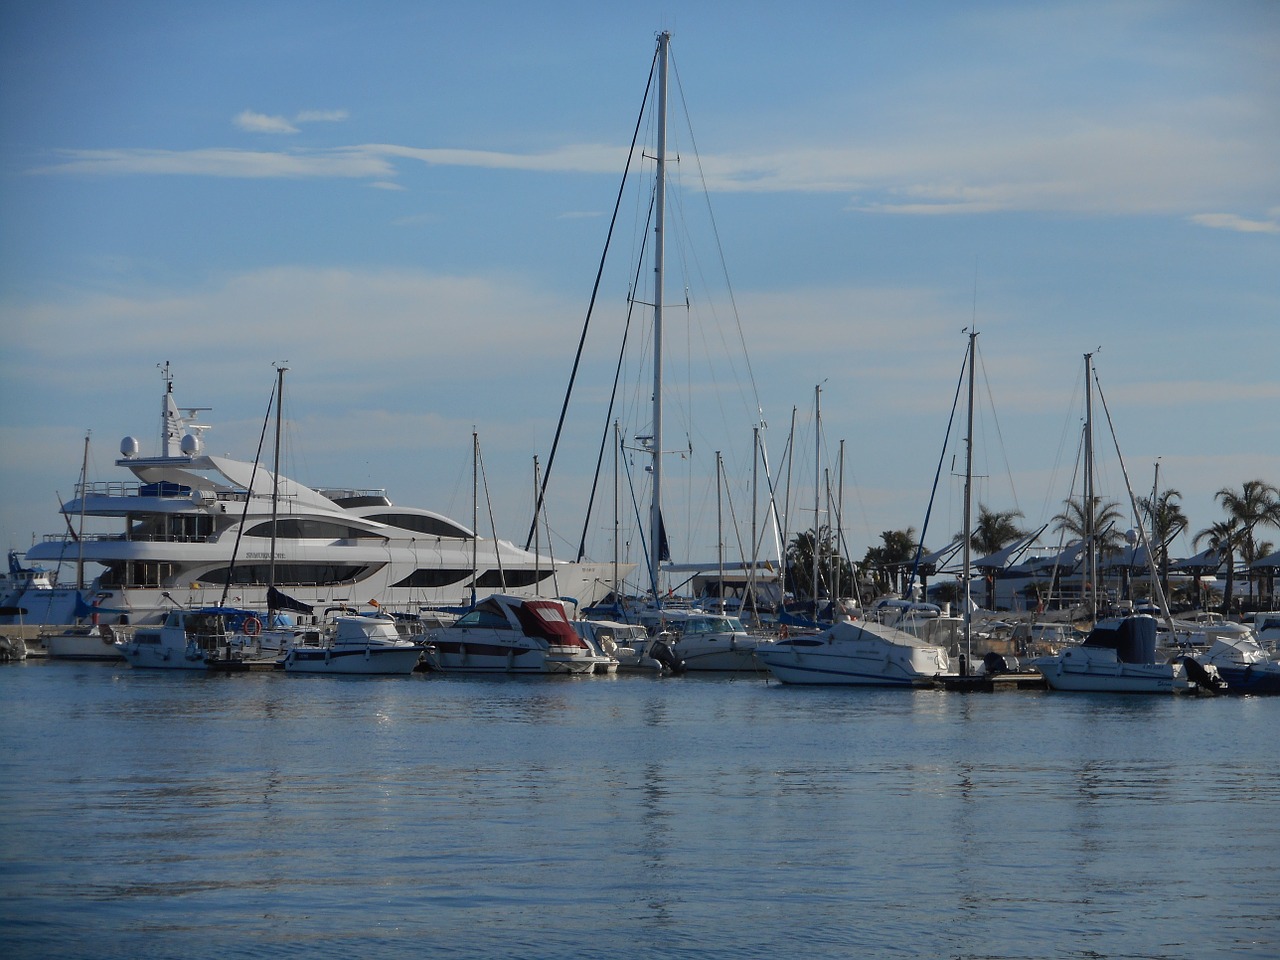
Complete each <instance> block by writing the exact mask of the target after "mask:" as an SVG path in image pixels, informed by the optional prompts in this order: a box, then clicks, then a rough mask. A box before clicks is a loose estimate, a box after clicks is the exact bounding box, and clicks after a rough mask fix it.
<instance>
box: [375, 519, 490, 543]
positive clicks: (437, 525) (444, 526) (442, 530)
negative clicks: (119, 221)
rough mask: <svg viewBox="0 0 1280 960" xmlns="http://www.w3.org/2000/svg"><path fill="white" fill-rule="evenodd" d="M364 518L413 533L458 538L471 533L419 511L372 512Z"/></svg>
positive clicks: (467, 537)
mask: <svg viewBox="0 0 1280 960" xmlns="http://www.w3.org/2000/svg"><path fill="white" fill-rule="evenodd" d="M366 519H368V520H375V521H377V522H378V523H385V524H386V525H387V526H389V527H398V528H400V529H401V530H410V531H412V532H413V533H425V534H426V535H427V536H430V537H454V538H457V539H459V540H470V539H471V533H470V531H468V530H464V529H462V527H460V526H458V525H457V524H455V523H451V522H450V521H448V520H445V519H443V518H441V517H430V516H423V515H422V514H419V513H374V514H370V515H369V516H368V517H367V518H366Z"/></svg>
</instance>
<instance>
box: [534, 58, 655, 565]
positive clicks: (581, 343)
mask: <svg viewBox="0 0 1280 960" xmlns="http://www.w3.org/2000/svg"><path fill="white" fill-rule="evenodd" d="M657 65H658V51H657V50H655V51H654V54H653V62H652V63H651V64H650V65H649V82H648V83H647V84H646V85H645V88H644V97H643V98H642V99H641V101H640V114H639V116H637V117H636V127H635V130H634V131H633V132H632V134H631V149H629V150H628V151H627V163H626V166H625V167H624V168H623V171H622V182H621V183H620V184H619V185H618V196H617V199H616V200H615V201H614V204H613V216H612V217H611V218H610V219H609V231H608V233H607V234H606V236H605V244H604V250H603V251H602V252H601V253H600V265H599V266H598V267H597V268H596V280H595V283H594V284H593V285H592V287H591V300H590V302H589V303H588V304H587V315H586V317H585V318H584V319H583V321H582V335H581V336H580V337H579V338H578V351H577V353H576V354H574V357H573V369H572V370H571V371H570V373H569V385H568V387H567V388H566V389H565V393H564V403H563V404H562V405H561V407H560V419H559V421H558V422H557V423H556V433H555V438H554V439H553V440H552V441H551V453H550V454H549V455H548V457H547V472H546V474H545V475H544V476H543V478H542V484H541V486H540V487H539V489H538V500H537V503H536V504H535V505H534V508H533V522H532V523H530V524H529V535H528V537H526V538H525V543H524V548H525V549H526V550H528V549H529V545H530V544H531V543H533V535H534V533H535V532H536V531H537V529H538V514H539V513H541V511H542V505H543V501H544V500H545V499H546V496H547V484H548V483H550V482H551V468H552V466H553V464H554V463H555V460H556V450H557V448H558V447H559V446H560V433H561V431H562V430H563V429H564V421H565V417H566V415H567V414H568V411H569V398H570V397H572V396H573V385H574V381H576V380H577V378H578V367H579V365H580V364H581V363H582V353H583V349H584V348H585V346H586V342H587V330H588V329H589V328H590V326H591V315H592V313H593V312H594V311H595V306H596V297H597V295H598V294H599V292H600V280H601V278H602V277H603V276H604V264H605V260H606V259H607V258H608V256H609V245H610V243H611V241H612V240H613V228H614V227H615V226H616V225H617V222H618V210H619V209H620V208H621V207H622V198H623V195H624V193H625V191H626V187H627V176H628V174H629V173H630V172H631V161H632V158H634V156H635V152H636V142H637V140H638V139H639V137H640V125H641V123H642V122H643V121H644V114H645V106H646V105H647V104H648V102H649V92H650V91H651V90H652V89H653V73H654V70H656V69H657Z"/></svg>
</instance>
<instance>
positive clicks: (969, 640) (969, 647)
mask: <svg viewBox="0 0 1280 960" xmlns="http://www.w3.org/2000/svg"><path fill="white" fill-rule="evenodd" d="M977 342H978V331H976V330H970V331H969V421H968V426H967V428H966V432H965V444H964V446H965V454H964V558H963V560H962V562H961V565H960V575H961V576H962V577H964V652H965V673H966V674H967V673H968V669H969V666H970V664H972V662H973V578H972V577H971V576H970V551H971V550H972V544H973V385H974V359H975V354H976V353H977V349H976V348H977Z"/></svg>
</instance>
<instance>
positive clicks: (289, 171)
mask: <svg viewBox="0 0 1280 960" xmlns="http://www.w3.org/2000/svg"><path fill="white" fill-rule="evenodd" d="M62 155H63V156H64V157H65V159H64V160H63V161H62V162H60V163H55V164H50V165H48V166H45V167H40V168H37V169H35V170H33V171H32V172H33V173H42V174H54V173H74V174H91V175H96V176H125V175H133V174H152V175H184V176H204V177H238V178H249V179H272V178H300V177H371V178H378V179H380V180H387V179H390V178H393V177H394V176H395V168H394V167H393V166H392V165H391V164H390V163H388V162H387V161H386V160H385V159H384V158H382V157H380V156H378V155H376V154H372V153H369V152H367V151H365V150H362V149H361V148H358V147H344V148H337V149H334V150H322V151H298V152H290V153H281V152H270V151H258V150H236V149H233V148H221V147H216V148H209V149H204V150H140V149H122V150H67V151H63V153H62Z"/></svg>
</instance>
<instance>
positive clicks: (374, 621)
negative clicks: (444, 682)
mask: <svg viewBox="0 0 1280 960" xmlns="http://www.w3.org/2000/svg"><path fill="white" fill-rule="evenodd" d="M335 625H336V628H335V630H334V632H333V634H332V636H331V637H330V638H328V639H321V640H319V642H316V643H296V644H294V645H293V646H291V647H290V648H289V649H288V651H287V652H286V653H285V655H284V660H283V661H282V663H283V666H284V669H285V672H286V673H314V674H330V675H361V674H363V675H373V674H383V675H385V674H397V675H399V674H409V673H412V672H413V669H414V667H416V666H417V665H418V661H419V660H421V659H422V653H423V648H422V646H421V645H420V644H417V643H414V642H413V641H412V640H405V639H403V638H401V636H400V634H399V632H398V631H397V630H396V625H395V621H393V620H391V619H390V618H388V617H338V618H337V619H336V622H335Z"/></svg>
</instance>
